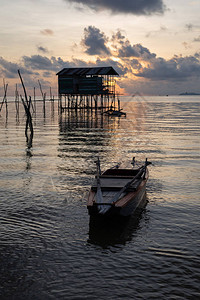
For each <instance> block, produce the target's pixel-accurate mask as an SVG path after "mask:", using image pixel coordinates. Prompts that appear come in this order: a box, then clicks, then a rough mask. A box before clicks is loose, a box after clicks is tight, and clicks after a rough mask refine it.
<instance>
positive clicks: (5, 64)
mask: <svg viewBox="0 0 200 300" xmlns="http://www.w3.org/2000/svg"><path fill="white" fill-rule="evenodd" d="M19 69H20V70H21V71H22V72H23V73H25V74H29V75H30V74H34V72H33V71H31V70H27V69H26V68H24V66H23V65H21V64H20V63H19V64H16V63H13V62H9V61H7V60H5V59H4V58H3V57H0V73H1V75H2V76H3V77H5V78H16V77H18V73H17V70H19Z"/></svg>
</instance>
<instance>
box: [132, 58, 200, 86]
mask: <svg viewBox="0 0 200 300" xmlns="http://www.w3.org/2000/svg"><path fill="white" fill-rule="evenodd" d="M199 73H200V59H199V56H198V53H197V54H195V55H194V56H186V57H182V56H174V57H173V58H172V59H170V60H165V59H164V58H160V57H159V58H155V59H154V60H152V61H151V62H149V66H148V67H144V68H142V69H141V70H140V71H139V72H138V73H135V76H138V77H143V78H146V79H150V80H159V81H160V80H167V81H169V82H171V81H174V80H176V81H179V80H186V79H188V78H192V77H198V76H199Z"/></svg>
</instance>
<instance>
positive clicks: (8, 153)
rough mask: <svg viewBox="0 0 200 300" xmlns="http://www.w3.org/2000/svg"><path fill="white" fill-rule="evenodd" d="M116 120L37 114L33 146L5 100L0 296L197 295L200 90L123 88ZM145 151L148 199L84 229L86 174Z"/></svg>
mask: <svg viewBox="0 0 200 300" xmlns="http://www.w3.org/2000/svg"><path fill="white" fill-rule="evenodd" d="M121 106H122V107H123V109H124V111H125V112H127V116H126V118H123V117H122V118H108V117H106V116H103V117H102V116H100V115H98V116H95V113H93V114H91V112H90V111H89V112H87V111H86V112H85V113H83V112H82V113H80V112H78V113H77V114H76V113H75V112H71V113H70V114H68V113H67V112H66V113H63V114H62V116H59V115H58V113H57V103H56V102H55V105H54V109H53V107H52V106H51V104H50V103H48V104H47V105H46V114H45V116H44V115H43V112H42V103H41V102H38V103H37V113H36V115H34V116H33V125H34V139H33V146H32V148H31V149H30V150H29V149H27V145H26V139H25V135H24V128H25V117H24V112H23V107H22V106H21V104H20V115H19V118H18V117H17V116H16V111H15V105H14V103H11V102H9V103H8V117H7V118H6V115H5V107H3V109H2V112H1V115H0V224H1V226H0V299H70V300H71V299H80V300H81V299H92V300H93V299H98V300H99V299H136V300H137V299H147V300H149V299H150V300H151V299H181V300H182V299H192V300H195V299H200V96H176V97H175V96H174V97H171V96H169V97H139V96H135V97H127V98H125V97H124V98H123V99H122V103H121ZM97 156H99V157H100V160H101V165H102V169H103V170H104V169H106V168H107V167H111V166H113V165H114V164H116V163H117V162H122V163H124V164H126V165H128V164H129V162H130V161H131V159H132V157H133V156H135V157H136V160H137V161H138V162H143V161H144V160H145V158H146V157H148V159H149V160H150V161H151V162H152V165H151V166H149V171H150V179H149V181H148V184H147V199H148V201H149V202H148V204H147V206H146V209H145V211H144V212H143V213H142V214H141V215H140V216H138V217H137V218H136V219H131V220H130V221H129V222H128V223H127V224H125V225H124V226H122V227H120V228H118V226H116V227H111V228H107V230H103V229H102V230H100V229H98V230H95V228H90V226H89V216H88V213H87V207H86V200H87V194H88V191H89V188H90V185H91V183H92V180H93V177H94V174H95V168H96V166H95V160H96V158H97Z"/></svg>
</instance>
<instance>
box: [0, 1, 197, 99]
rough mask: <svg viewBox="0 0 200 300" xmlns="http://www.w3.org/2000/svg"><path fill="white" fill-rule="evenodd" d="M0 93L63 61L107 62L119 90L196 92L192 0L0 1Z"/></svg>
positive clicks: (50, 79) (33, 82)
mask: <svg viewBox="0 0 200 300" xmlns="http://www.w3.org/2000/svg"><path fill="white" fill-rule="evenodd" d="M0 4H1V5H0V7H1V10H0V28H1V29H0V76H1V78H2V83H1V82H0V97H1V96H3V92H4V91H3V80H4V81H5V82H6V83H8V94H9V95H11V96H12V95H14V91H15V87H16V84H17V85H20V81H19V76H18V72H17V70H20V72H21V75H22V77H23V79H24V82H25V85H26V88H27V89H28V91H30V92H29V93H31V91H32V89H33V87H36V89H37V91H38V93H39V86H38V80H39V81H40V83H41V85H42V88H43V91H46V92H47V94H48V92H49V88H50V87H51V89H52V93H53V94H55V95H56V94H57V76H56V73H57V72H59V71H60V70H61V69H63V68H65V67H66V68H67V67H93V66H112V67H113V68H114V69H115V70H116V71H117V72H118V73H119V75H120V76H119V78H117V88H118V91H119V92H120V93H123V94H125V95H132V94H136V93H140V94H143V95H166V94H168V95H170V94H171V95H175V94H179V93H182V92H196V93H200V18H199V16H200V0H184V1H183V0H98V1H94V0H15V1H8V0H0Z"/></svg>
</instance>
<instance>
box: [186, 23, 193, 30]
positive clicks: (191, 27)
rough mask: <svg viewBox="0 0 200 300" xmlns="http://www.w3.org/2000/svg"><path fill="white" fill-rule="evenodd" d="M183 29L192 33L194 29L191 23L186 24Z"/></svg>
mask: <svg viewBox="0 0 200 300" xmlns="http://www.w3.org/2000/svg"><path fill="white" fill-rule="evenodd" d="M185 27H186V29H187V30H188V31H192V30H193V28H194V26H193V25H192V24H191V23H189V24H186V25H185Z"/></svg>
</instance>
